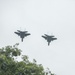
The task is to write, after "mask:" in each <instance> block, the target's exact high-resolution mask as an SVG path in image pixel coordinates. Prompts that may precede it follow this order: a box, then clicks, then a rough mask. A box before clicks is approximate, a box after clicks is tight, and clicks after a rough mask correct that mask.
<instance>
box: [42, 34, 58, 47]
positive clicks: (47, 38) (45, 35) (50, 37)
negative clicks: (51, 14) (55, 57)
mask: <svg viewBox="0 0 75 75" xmlns="http://www.w3.org/2000/svg"><path fill="white" fill-rule="evenodd" d="M42 37H43V38H44V39H45V40H47V42H48V46H49V44H50V42H51V41H53V40H57V38H54V36H50V35H47V34H44V36H43V35H42Z"/></svg>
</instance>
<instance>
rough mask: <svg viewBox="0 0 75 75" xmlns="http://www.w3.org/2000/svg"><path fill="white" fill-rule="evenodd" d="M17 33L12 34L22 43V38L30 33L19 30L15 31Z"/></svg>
mask: <svg viewBox="0 0 75 75" xmlns="http://www.w3.org/2000/svg"><path fill="white" fill-rule="evenodd" d="M17 31H18V32H14V33H15V34H17V35H18V36H20V38H21V41H22V42H23V39H24V37H26V36H28V35H30V33H27V32H28V31H20V30H17Z"/></svg>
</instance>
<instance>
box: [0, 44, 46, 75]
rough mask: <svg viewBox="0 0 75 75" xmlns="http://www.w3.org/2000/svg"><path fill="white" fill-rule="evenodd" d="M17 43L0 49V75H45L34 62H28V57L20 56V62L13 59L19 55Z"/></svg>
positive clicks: (40, 66)
mask: <svg viewBox="0 0 75 75" xmlns="http://www.w3.org/2000/svg"><path fill="white" fill-rule="evenodd" d="M18 45H19V44H18V43H17V44H15V45H14V46H6V47H3V48H1V49H0V75H45V72H44V68H43V66H42V65H41V64H37V62H36V60H35V59H33V62H30V61H29V59H28V56H26V55H22V61H17V60H16V59H15V57H17V56H20V55H21V50H20V49H18Z"/></svg>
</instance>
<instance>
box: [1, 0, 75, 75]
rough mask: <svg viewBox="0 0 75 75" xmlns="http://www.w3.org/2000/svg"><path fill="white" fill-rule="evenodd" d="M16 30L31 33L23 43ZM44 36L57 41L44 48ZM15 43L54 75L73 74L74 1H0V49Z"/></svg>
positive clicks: (74, 73) (74, 65) (74, 58)
mask: <svg viewBox="0 0 75 75" xmlns="http://www.w3.org/2000/svg"><path fill="white" fill-rule="evenodd" d="M19 29H20V30H27V31H28V32H29V33H31V35H30V36H28V37H26V38H25V39H24V42H21V39H20V37H18V36H17V35H16V34H14V31H16V30H19ZM44 33H47V34H49V35H54V36H55V37H56V38H57V40H56V41H53V42H51V44H50V46H48V45H47V41H46V40H44V39H43V38H42V37H41V35H43V34H44ZM15 43H19V44H20V45H19V48H20V49H21V50H22V51H23V54H25V55H28V56H29V58H30V60H32V59H33V58H35V59H36V60H37V62H38V63H40V64H42V65H43V66H44V67H45V68H46V67H49V68H50V70H51V71H52V72H53V73H55V74H56V75H75V1H74V0H0V47H3V46H6V45H14V44H15Z"/></svg>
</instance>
